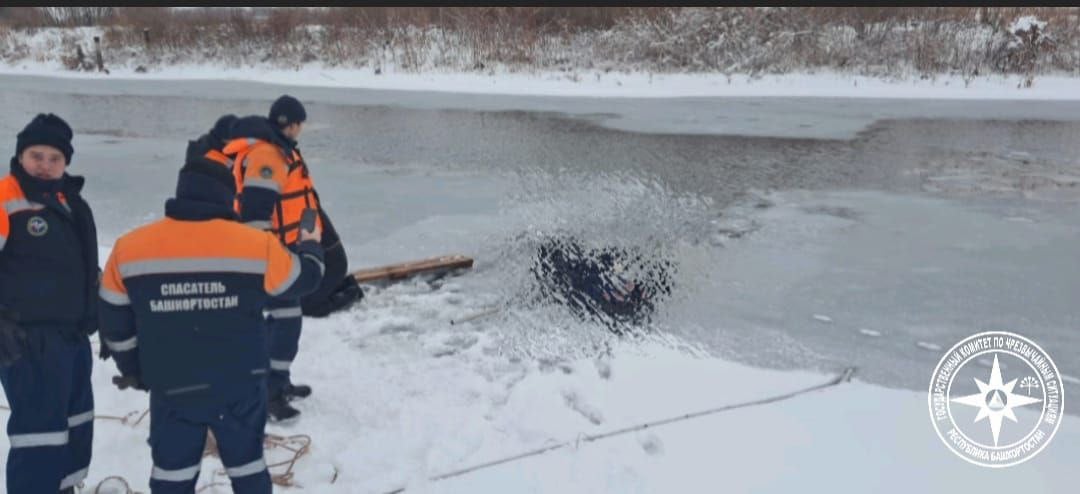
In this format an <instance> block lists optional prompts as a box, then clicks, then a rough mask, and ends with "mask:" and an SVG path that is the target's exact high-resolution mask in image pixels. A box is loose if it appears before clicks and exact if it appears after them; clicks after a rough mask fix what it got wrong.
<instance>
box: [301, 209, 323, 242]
mask: <svg viewBox="0 0 1080 494" xmlns="http://www.w3.org/2000/svg"><path fill="white" fill-rule="evenodd" d="M318 218H319V210H317V209H314V208H306V209H304V211H303V212H302V213H300V240H301V241H304V240H314V241H316V242H321V241H322V232H319V231H316V230H317V229H318V226H317V222H316V220H318Z"/></svg>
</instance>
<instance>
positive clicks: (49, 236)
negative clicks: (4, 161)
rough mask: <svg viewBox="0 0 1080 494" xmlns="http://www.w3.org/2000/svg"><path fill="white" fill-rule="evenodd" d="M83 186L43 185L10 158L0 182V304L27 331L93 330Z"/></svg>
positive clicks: (93, 279) (89, 217)
mask: <svg viewBox="0 0 1080 494" xmlns="http://www.w3.org/2000/svg"><path fill="white" fill-rule="evenodd" d="M83 182H84V180H83V178H82V177H75V176H71V175H67V174H65V175H64V177H63V178H61V179H60V180H57V181H44V180H40V179H38V178H35V177H32V176H30V175H29V174H27V173H26V171H24V170H23V168H22V165H20V164H19V163H18V161H17V160H16V159H14V158H12V160H11V174H10V175H7V176H5V177H4V178H2V179H0V306H3V307H6V308H8V309H10V310H12V311H14V312H15V313H17V314H18V316H19V324H20V325H21V326H23V328H24V329H30V328H52V329H56V330H58V331H61V332H63V333H65V334H90V333H93V332H94V331H95V330H96V328H97V302H96V300H95V299H96V298H97V282H98V273H99V270H98V253H97V230H96V229H95V227H94V217H93V214H92V213H91V211H90V206H89V205H87V203H86V201H84V200H83V198H82V196H81V195H80V193H81V190H82V186H83Z"/></svg>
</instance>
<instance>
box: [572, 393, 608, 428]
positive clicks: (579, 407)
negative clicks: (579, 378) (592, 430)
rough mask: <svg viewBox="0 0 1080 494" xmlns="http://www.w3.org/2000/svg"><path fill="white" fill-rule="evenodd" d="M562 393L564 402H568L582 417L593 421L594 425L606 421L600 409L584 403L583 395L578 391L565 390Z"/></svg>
mask: <svg viewBox="0 0 1080 494" xmlns="http://www.w3.org/2000/svg"><path fill="white" fill-rule="evenodd" d="M562 395H563V403H566V406H568V407H570V409H571V410H573V411H575V412H577V413H579V414H580V415H581V416H582V417H585V419H586V420H588V421H589V422H592V424H593V425H600V424H602V423H604V416H603V415H602V414H601V413H600V411H599V410H597V409H595V408H593V407H592V406H590V405H589V404H587V403H584V402H583V401H582V399H581V396H579V395H578V394H577V392H576V391H570V390H564V391H563V393H562Z"/></svg>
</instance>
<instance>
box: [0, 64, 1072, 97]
mask: <svg viewBox="0 0 1080 494" xmlns="http://www.w3.org/2000/svg"><path fill="white" fill-rule="evenodd" d="M0 74H11V75H36V76H48V77H59V78H65V79H75V80H81V79H101V80H109V79H125V80H162V81H184V80H229V81H250V82H257V83H270V84H280V85H288V86H308V87H326V88H354V89H377V90H400V91H432V92H451V93H467V94H493V95H519V96H525V95H536V96H579V97H593V98H635V97H637V98H668V97H827V98H884V99H960V100H969V99H970V100H979V99H994V100H1080V77H1072V76H1068V75H1054V76H1039V77H1036V78H1035V80H1034V82H1033V84H1032V85H1031V87H1024V78H1022V77H1019V76H987V77H977V78H972V79H968V80H965V79H964V78H962V77H959V76H941V77H935V78H928V79H907V80H905V79H884V78H873V77H866V76H858V75H850V74H843V73H836V72H819V73H813V74H811V73H796V74H786V75H765V76H760V77H757V78H754V77H750V76H748V75H745V74H733V75H731V76H727V75H724V74H719V73H712V74H653V73H644V72H629V73H620V72H602V71H581V72H577V71H575V72H557V71H538V72H511V71H505V70H500V71H487V72H474V71H470V72H449V71H430V72H423V73H413V72H392V71H388V72H384V73H378V74H377V73H375V72H374V71H372V70H371V69H343V68H327V67H322V66H318V65H314V64H312V65H307V66H304V67H303V68H300V69H298V70H289V69H273V68H265V67H251V68H239V69H238V68H235V67H229V68H226V67H221V66H215V65H188V66H171V67H166V68H161V69H154V70H151V71H149V72H145V73H139V72H136V71H135V69H134V68H130V67H118V68H112V69H110V74H108V75H106V74H104V73H99V72H77V71H70V70H66V69H64V68H62V67H60V66H59V65H58V64H50V63H44V62H29V61H24V62H20V63H16V64H14V65H9V64H3V63H0Z"/></svg>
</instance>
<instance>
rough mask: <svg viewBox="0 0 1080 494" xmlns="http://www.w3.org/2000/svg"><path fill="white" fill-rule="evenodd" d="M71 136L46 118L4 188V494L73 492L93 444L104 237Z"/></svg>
mask: <svg viewBox="0 0 1080 494" xmlns="http://www.w3.org/2000/svg"><path fill="white" fill-rule="evenodd" d="M71 139H72V131H71V127H70V126H68V124H67V123H66V122H64V120H63V119H61V118H60V117H58V116H56V115H53V114H51V113H50V114H47V115H46V114H39V115H37V116H36V117H34V119H33V120H32V121H31V122H30V123H29V124H28V125H27V126H26V128H24V129H23V130H22V132H19V134H18V136H17V137H16V147H15V157H13V158H12V159H11V174H10V175H7V176H6V177H4V178H3V179H0V382H2V383H3V387H4V393H5V394H6V395H7V400H8V404H9V405H10V407H11V415H10V416H9V418H8V427H7V430H8V439H9V440H10V443H11V450H10V452H9V453H8V461H7V492H12V493H16V492H43V493H50V492H58V491H59V492H74V487H75V486H76V485H77V484H79V483H80V482H82V480H83V479H84V478H86V474H87V469H88V468H89V466H90V454H91V442H92V437H93V419H94V398H93V393H92V390H91V386H90V370H91V366H92V362H93V360H92V357H91V351H90V340H89V335H90V334H92V333H94V332H95V331H96V330H97V301H96V299H97V286H98V278H99V273H100V270H99V269H98V258H97V232H96V229H95V227H94V217H93V214H92V213H91V211H90V207H89V205H87V203H86V201H84V200H83V198H82V196H81V195H80V192H81V190H82V187H83V178H82V177H76V176H72V175H68V174H67V173H66V169H67V166H68V165H69V164H70V163H71V155H72V154H73V153H74V148H73V147H72V146H71Z"/></svg>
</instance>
